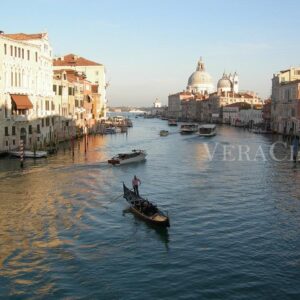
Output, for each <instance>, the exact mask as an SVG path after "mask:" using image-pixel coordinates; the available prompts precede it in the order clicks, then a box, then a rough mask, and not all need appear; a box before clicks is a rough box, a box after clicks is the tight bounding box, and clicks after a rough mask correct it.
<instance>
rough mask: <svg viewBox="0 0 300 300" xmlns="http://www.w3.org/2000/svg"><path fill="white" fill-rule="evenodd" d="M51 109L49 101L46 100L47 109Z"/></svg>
mask: <svg viewBox="0 0 300 300" xmlns="http://www.w3.org/2000/svg"><path fill="white" fill-rule="evenodd" d="M49 109H50V105H49V101H48V100H46V110H49Z"/></svg>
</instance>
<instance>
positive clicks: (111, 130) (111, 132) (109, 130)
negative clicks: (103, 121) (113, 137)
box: [104, 127, 117, 134]
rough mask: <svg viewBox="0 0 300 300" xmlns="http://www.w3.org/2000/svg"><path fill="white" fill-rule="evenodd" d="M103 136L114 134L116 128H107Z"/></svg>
mask: <svg viewBox="0 0 300 300" xmlns="http://www.w3.org/2000/svg"><path fill="white" fill-rule="evenodd" d="M104 133H105V134H115V133H117V129H116V127H107V128H105V131H104Z"/></svg>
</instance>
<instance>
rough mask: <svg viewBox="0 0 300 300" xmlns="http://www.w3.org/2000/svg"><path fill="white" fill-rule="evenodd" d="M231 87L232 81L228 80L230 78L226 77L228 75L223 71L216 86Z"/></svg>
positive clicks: (221, 87) (219, 87)
mask: <svg viewBox="0 0 300 300" xmlns="http://www.w3.org/2000/svg"><path fill="white" fill-rule="evenodd" d="M231 87H232V83H231V81H230V79H229V78H228V76H227V75H226V74H225V73H224V74H223V77H222V78H221V79H220V80H219V81H218V85H217V88H218V89H224V88H229V89H230V88H231Z"/></svg>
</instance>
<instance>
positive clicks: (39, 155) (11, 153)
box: [9, 151, 48, 158]
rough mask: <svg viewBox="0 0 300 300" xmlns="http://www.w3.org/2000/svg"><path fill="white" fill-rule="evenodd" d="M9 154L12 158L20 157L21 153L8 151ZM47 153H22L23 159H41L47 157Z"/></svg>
mask: <svg viewBox="0 0 300 300" xmlns="http://www.w3.org/2000/svg"><path fill="white" fill-rule="evenodd" d="M9 154H10V155H11V156H14V157H21V155H22V152H21V151H10V152H9ZM47 155H48V153H47V151H35V152H34V151H24V153H23V157H24V158H42V157H47Z"/></svg>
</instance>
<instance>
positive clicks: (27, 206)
mask: <svg viewBox="0 0 300 300" xmlns="http://www.w3.org/2000/svg"><path fill="white" fill-rule="evenodd" d="M133 123H134V124H133V125H134V127H133V128H131V129H130V130H129V131H128V134H116V135H107V136H95V137H90V138H89V144H88V149H87V153H86V154H85V151H84V147H83V144H82V142H81V143H77V144H76V145H75V156H74V158H73V157H72V155H71V152H70V150H69V145H68V144H65V145H62V147H61V149H60V150H59V152H58V154H57V155H54V156H50V157H48V158H47V159H41V160H36V161H30V160H26V162H25V168H24V169H23V170H20V168H19V162H18V160H14V159H1V160H0V298H3V299H8V298H11V299H24V298H30V299H59V298H65V299H299V297H300V284H299V283H300V252H299V249H300V187H299V183H300V163H299V166H298V165H295V164H294V163H293V162H291V161H289V160H288V159H286V160H282V161H279V160H281V157H283V156H282V155H283V154H288V150H286V149H279V150H278V152H277V154H276V155H277V156H276V157H277V158H278V155H279V159H277V160H275V159H272V155H270V153H271V152H272V151H271V150H272V143H273V142H274V139H275V138H274V137H272V136H262V135H255V134H252V133H249V132H247V131H244V130H243V129H238V128H231V127H227V126H223V127H219V128H218V135H217V136H215V137H213V138H210V139H205V138H201V137H198V136H196V135H181V134H179V133H178V131H179V128H177V127H172V128H171V127H169V128H168V126H167V124H166V121H162V120H157V119H133ZM161 129H168V130H170V135H169V136H167V137H160V136H159V131H160V130H161ZM247 147H249V149H250V151H248V152H247V153H246V152H245V149H246V150H247V149H248V148H247ZM131 149H145V150H146V151H147V153H148V156H147V161H146V162H143V163H136V164H131V165H124V166H119V167H112V166H110V165H107V163H106V161H107V159H108V158H110V157H112V156H113V155H114V154H116V153H120V152H125V151H128V150H131ZM208 150H209V151H208ZM240 150H241V151H240ZM275 152H276V151H275ZM134 175H137V176H138V177H139V178H140V179H141V181H142V185H141V186H140V194H141V195H144V196H145V197H147V198H149V200H152V201H154V202H156V203H157V204H159V206H160V207H161V208H163V209H165V210H167V211H168V214H169V216H170V220H171V227H170V228H169V230H168V231H163V230H157V229H154V228H152V227H150V226H148V225H147V224H145V223H144V222H143V221H141V220H139V219H136V218H135V217H134V216H133V215H132V214H131V213H128V212H127V211H126V207H127V205H126V202H125V200H124V199H123V198H122V197H119V196H120V195H121V194H122V182H125V183H126V184H128V185H130V184H131V179H132V177H133V176H134Z"/></svg>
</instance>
